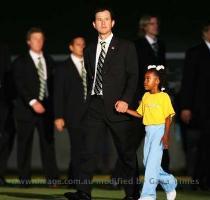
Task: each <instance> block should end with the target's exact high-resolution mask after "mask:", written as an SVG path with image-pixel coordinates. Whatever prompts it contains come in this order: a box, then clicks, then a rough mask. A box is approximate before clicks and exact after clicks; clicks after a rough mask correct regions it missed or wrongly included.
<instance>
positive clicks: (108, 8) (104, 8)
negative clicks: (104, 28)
mask: <svg viewBox="0 0 210 200" xmlns="http://www.w3.org/2000/svg"><path fill="white" fill-rule="evenodd" d="M105 10H107V11H109V12H110V16H111V19H112V20H114V19H115V16H114V12H113V10H112V9H111V8H110V7H108V6H101V7H97V8H96V9H95V10H94V16H93V20H92V21H95V18H96V14H97V13H98V12H103V11H105Z"/></svg>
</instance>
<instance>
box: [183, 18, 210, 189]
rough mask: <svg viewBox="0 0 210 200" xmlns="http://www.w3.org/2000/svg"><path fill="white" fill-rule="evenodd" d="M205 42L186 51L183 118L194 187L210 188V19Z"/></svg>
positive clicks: (204, 32) (188, 166)
mask: <svg viewBox="0 0 210 200" xmlns="http://www.w3.org/2000/svg"><path fill="white" fill-rule="evenodd" d="M201 31H202V41H201V42H200V43H199V44H198V45H196V46H194V47H191V48H190V49H188V50H187V51H186V55H185V62H184V64H185V65H184V70H183V79H182V85H181V92H180V98H181V119H182V121H183V122H184V123H185V125H186V127H185V132H184V134H185V135H186V144H187V149H186V150H187V151H186V153H187V154H186V155H187V170H188V173H189V175H190V176H191V177H192V179H193V180H194V181H198V182H199V185H197V186H196V185H194V186H193V189H196V187H199V188H200V189H202V190H207V189H210V172H209V168H210V160H209V155H210V132H209V125H210V116H209V112H210V100H209V99H210V91H209V80H210V21H207V22H206V23H205V24H203V27H202V30H201Z"/></svg>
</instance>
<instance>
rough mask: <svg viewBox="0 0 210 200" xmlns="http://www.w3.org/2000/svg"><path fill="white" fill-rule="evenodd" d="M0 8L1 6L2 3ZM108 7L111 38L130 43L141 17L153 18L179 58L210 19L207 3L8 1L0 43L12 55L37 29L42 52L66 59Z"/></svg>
mask: <svg viewBox="0 0 210 200" xmlns="http://www.w3.org/2000/svg"><path fill="white" fill-rule="evenodd" d="M1 4H2V3H1ZM98 4H108V5H109V6H111V7H112V9H113V10H114V12H115V16H116V26H115V28H114V33H116V34H117V35H119V36H121V37H123V38H127V39H131V40H133V39H135V38H136V36H137V32H138V21H139V18H140V17H141V16H142V15H143V14H147V13H148V14H156V15H158V16H159V18H160V21H161V27H160V28H161V32H160V35H161V37H162V38H163V39H164V40H165V41H166V46H167V51H169V52H179V51H185V50H186V48H188V47H190V46H192V45H194V44H196V43H197V42H198V41H199V39H200V26H201V24H202V23H203V22H204V21H206V20H208V19H210V1H202V0H200V1H184V0H183V1H181V0H165V1H161V0H159V1H158V0H157V1H152V0H150V1H146V0H144V1H142V0H121V1H118V0H103V1H99V0H98V1H97V0H69V1H65V2H64V1H58V0H57V1H51V2H50V1H49V2H48V1H44V0H43V1H27V2H23V1H7V2H4V4H3V5H1V6H0V25H1V26H0V37H1V40H2V41H4V42H6V43H7V44H8V45H9V47H10V49H11V52H12V54H19V53H22V52H23V51H24V50H25V49H26V45H25V34H26V31H27V30H28V29H29V28H30V27H31V26H39V27H41V28H42V29H43V30H44V31H45V33H46V38H47V41H46V50H47V51H48V52H49V53H53V54H64V53H67V43H68V41H69V40H70V39H71V37H73V36H74V35H75V34H82V35H84V36H85V37H86V39H87V41H90V40H91V39H92V38H93V37H94V36H95V31H94V29H93V28H92V21H91V20H92V19H91V17H92V13H93V9H94V7H95V6H96V5H98Z"/></svg>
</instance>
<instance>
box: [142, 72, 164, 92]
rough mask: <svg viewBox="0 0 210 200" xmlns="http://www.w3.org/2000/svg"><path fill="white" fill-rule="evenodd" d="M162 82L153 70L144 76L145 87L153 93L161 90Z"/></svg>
mask: <svg viewBox="0 0 210 200" xmlns="http://www.w3.org/2000/svg"><path fill="white" fill-rule="evenodd" d="M159 83H160V80H159V77H158V76H156V75H155V73H153V72H146V74H145V76H144V88H145V90H148V91H150V92H151V93H157V92H159V89H158V85H159Z"/></svg>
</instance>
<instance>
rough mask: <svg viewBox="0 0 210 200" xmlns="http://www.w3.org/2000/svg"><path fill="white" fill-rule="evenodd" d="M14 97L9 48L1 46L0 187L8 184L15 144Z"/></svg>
mask: <svg viewBox="0 0 210 200" xmlns="http://www.w3.org/2000/svg"><path fill="white" fill-rule="evenodd" d="M14 96H15V90H14V87H13V78H12V74H11V65H10V55H9V51H8V47H7V46H6V45H4V44H0V111H1V112H0V186H1V185H6V184H7V182H6V180H5V178H4V175H5V170H6V167H7V161H8V158H9V155H10V153H11V151H12V147H13V144H14V136H15V124H14V118H13V106H12V100H13V98H14Z"/></svg>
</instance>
